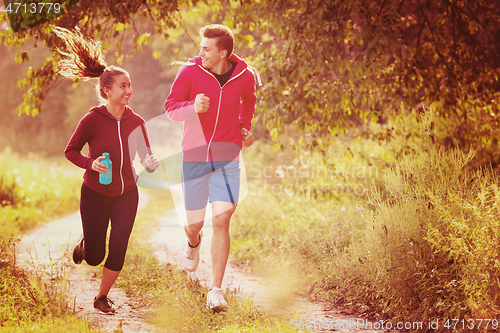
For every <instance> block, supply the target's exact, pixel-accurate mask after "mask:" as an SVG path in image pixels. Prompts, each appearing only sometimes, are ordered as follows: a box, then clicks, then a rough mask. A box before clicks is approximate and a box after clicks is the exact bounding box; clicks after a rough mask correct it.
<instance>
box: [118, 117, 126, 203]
mask: <svg viewBox="0 0 500 333" xmlns="http://www.w3.org/2000/svg"><path fill="white" fill-rule="evenodd" d="M116 122H117V124H118V141H119V142H120V152H121V154H120V155H121V156H120V180H121V183H122V191H121V194H120V195H122V194H123V191H124V190H125V183H124V181H123V143H122V135H121V130H120V120H118V119H117V120H116Z"/></svg>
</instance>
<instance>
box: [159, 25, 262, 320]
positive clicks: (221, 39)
mask: <svg viewBox="0 0 500 333" xmlns="http://www.w3.org/2000/svg"><path fill="white" fill-rule="evenodd" d="M200 35H201V37H202V40H201V43H200V52H199V55H198V56H197V57H194V58H192V59H189V61H188V62H187V63H184V64H183V66H182V68H181V69H180V70H179V73H178V74H177V77H176V79H175V81H174V83H173V85H172V89H171V92H170V95H169V96H168V98H167V100H166V102H165V111H166V113H167V116H168V117H169V118H170V119H172V120H174V121H183V122H184V132H183V137H182V151H183V167H182V185H183V195H184V202H185V209H186V216H187V221H186V225H185V227H184V230H185V232H186V236H187V238H188V242H187V244H186V248H185V250H184V253H183V264H184V268H185V270H187V271H194V270H195V269H196V268H197V267H198V263H199V260H200V254H199V253H200V244H201V240H202V237H203V233H202V227H203V224H204V219H205V212H206V206H207V202H210V203H211V206H212V213H213V216H212V225H213V236H212V244H211V256H212V285H211V288H210V291H209V293H208V295H207V308H209V309H212V310H214V311H215V312H218V311H221V310H224V309H225V308H226V307H227V302H226V301H225V300H224V297H223V295H222V290H221V285H222V279H223V277H224V271H225V269H226V264H227V260H228V256H229V248H230V235H229V223H230V220H231V216H232V215H233V213H234V211H235V209H236V205H237V204H238V198H239V188H240V164H239V153H240V150H241V148H242V144H244V145H245V146H246V147H249V146H251V145H252V143H253V140H254V138H253V135H252V133H251V132H250V129H251V121H252V118H253V114H254V111H255V102H256V96H255V77H254V72H253V71H251V67H249V66H248V65H247V63H246V62H245V61H244V60H243V59H241V58H239V57H238V56H236V55H234V54H233V53H232V52H233V45H234V36H233V33H232V31H231V30H230V29H229V28H227V27H225V26H222V25H216V24H214V25H209V26H206V27H203V28H201V29H200ZM257 75H258V73H257Z"/></svg>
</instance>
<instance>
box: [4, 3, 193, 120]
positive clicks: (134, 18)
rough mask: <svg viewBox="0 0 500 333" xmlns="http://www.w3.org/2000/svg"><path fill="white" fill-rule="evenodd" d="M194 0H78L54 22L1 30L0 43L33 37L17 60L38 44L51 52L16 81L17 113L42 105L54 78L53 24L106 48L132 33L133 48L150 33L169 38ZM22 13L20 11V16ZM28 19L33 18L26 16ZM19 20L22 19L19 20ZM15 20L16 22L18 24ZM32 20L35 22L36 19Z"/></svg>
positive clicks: (26, 57) (33, 111) (56, 44)
mask: <svg viewBox="0 0 500 333" xmlns="http://www.w3.org/2000/svg"><path fill="white" fill-rule="evenodd" d="M196 2H197V0H193V1H190V0H185V1H182V0H179V1H178V0H168V1H162V0H130V1H116V0H94V1H92V0H81V1H79V2H78V4H76V5H74V4H73V3H72V5H71V6H73V8H72V9H71V10H69V11H68V12H67V13H66V14H64V15H62V16H60V17H58V18H57V19H55V20H54V21H52V22H50V23H47V24H42V25H39V26H35V27H33V28H31V29H27V30H22V31H20V32H17V33H15V34H14V33H13V32H12V31H1V32H0V42H2V43H4V44H5V45H7V46H9V47H17V48H19V47H20V45H24V44H26V43H28V42H29V41H31V40H32V43H33V44H32V46H31V47H30V48H29V49H28V50H25V51H22V52H19V53H18V55H17V56H16V60H17V61H18V62H23V61H27V60H29V55H28V52H29V51H30V50H31V49H32V48H36V47H37V46H38V43H43V44H45V45H47V46H48V47H49V48H50V49H51V50H53V51H52V53H51V55H50V56H49V57H47V58H45V60H44V61H43V63H42V65H40V66H39V67H38V68H31V67H30V68H29V69H28V71H27V73H26V76H25V78H24V79H22V80H20V81H19V82H18V86H19V88H20V89H25V88H28V90H27V91H26V92H25V93H24V102H23V103H22V104H20V105H19V106H18V112H19V113H26V114H32V115H36V114H38V113H39V112H40V111H41V110H42V108H43V103H44V99H45V96H46V94H47V93H48V91H50V89H51V88H52V86H53V84H54V82H55V81H56V74H57V73H56V71H57V69H56V63H57V61H58V59H59V54H58V53H57V52H56V51H55V49H56V48H58V47H61V48H62V47H63V46H64V45H63V43H62V42H61V40H60V39H59V38H57V37H56V36H55V35H54V34H53V33H52V32H51V27H52V25H54V24H56V25H58V26H61V27H64V28H69V29H74V28H76V27H77V28H79V29H80V31H81V32H82V33H83V34H84V35H86V36H89V37H93V38H96V39H99V40H102V41H106V43H105V44H104V45H103V46H104V47H105V48H109V47H110V43H111V42H113V41H114V43H115V45H116V46H117V47H120V45H121V44H122V42H123V40H124V38H125V34H126V33H127V32H128V31H132V32H133V42H134V48H133V50H138V49H140V48H141V47H142V45H143V44H147V43H149V41H150V36H151V34H152V33H158V34H161V35H163V36H164V37H168V29H169V28H173V27H175V25H176V20H177V19H178V18H177V17H176V14H177V12H178V11H179V8H180V6H181V5H184V6H188V5H194V4H196ZM23 15H24V16H25V14H20V16H19V17H20V18H22V17H23ZM6 18H7V12H1V13H0V20H1V19H3V20H6ZM28 19H30V20H31V19H32V18H31V17H28ZM18 21H20V22H22V19H20V20H18ZM20 22H17V23H16V24H17V25H20V24H21V23H20ZM40 22H42V21H40ZM35 23H38V21H36V22H35ZM132 52H133V51H132Z"/></svg>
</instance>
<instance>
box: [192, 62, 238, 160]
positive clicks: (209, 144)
mask: <svg viewBox="0 0 500 333" xmlns="http://www.w3.org/2000/svg"><path fill="white" fill-rule="evenodd" d="M199 67H200V68H201V69H202V70H204V71H205V72H207V73H208V74H209V75H210V76H212V77H213V78H214V79H215V81H216V82H217V84H219V80H217V78H216V77H215V75H213V74H212V73H210V72H209V71H207V70H206V69H205V68H203V67H202V66H199ZM244 72H245V71H244V70H243V71H241V72H240V73H239V74H238V75H236V76H233V77H232V78H230V79H229V80H227V82H226V83H224V85H223V86H222V87H220V93H219V104H218V105H217V117H216V118H215V126H214V132H213V133H212V137H211V138H210V141H208V149H207V160H206V162H210V161H209V159H210V146H211V145H212V140H213V139H214V136H215V131H216V130H217V124H218V122H219V113H220V104H221V101H222V92H223V91H224V87H225V86H226V84H228V83H229V82H231V81H233V80H234V79H236V78H237V77H240V76H241V75H242V74H243V73H244ZM219 86H220V84H219Z"/></svg>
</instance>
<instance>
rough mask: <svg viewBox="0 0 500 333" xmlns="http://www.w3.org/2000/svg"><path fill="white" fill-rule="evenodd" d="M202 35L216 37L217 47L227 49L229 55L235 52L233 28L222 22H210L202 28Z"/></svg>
mask: <svg viewBox="0 0 500 333" xmlns="http://www.w3.org/2000/svg"><path fill="white" fill-rule="evenodd" d="M200 35H201V37H205V38H215V39H216V42H215V45H216V46H217V48H218V49H219V50H220V51H222V50H227V57H228V58H229V56H230V55H231V54H232V53H233V48H234V36H233V32H232V31H231V29H229V28H228V27H226V26H223V25H221V24H210V25H207V26H205V27H203V28H201V29H200Z"/></svg>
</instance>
